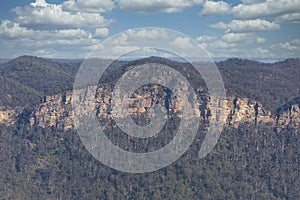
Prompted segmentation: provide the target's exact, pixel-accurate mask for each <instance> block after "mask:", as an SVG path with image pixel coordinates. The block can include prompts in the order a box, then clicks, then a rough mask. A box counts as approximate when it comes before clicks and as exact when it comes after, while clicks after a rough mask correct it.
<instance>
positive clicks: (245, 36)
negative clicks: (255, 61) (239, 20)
mask: <svg viewBox="0 0 300 200" xmlns="http://www.w3.org/2000/svg"><path fill="white" fill-rule="evenodd" d="M222 40H223V41H225V42H228V43H253V42H256V43H264V42H265V41H266V39H265V38H262V37H257V36H256V35H255V34H253V33H227V34H225V35H223V36H222Z"/></svg>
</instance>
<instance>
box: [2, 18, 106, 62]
mask: <svg viewBox="0 0 300 200" xmlns="http://www.w3.org/2000/svg"><path fill="white" fill-rule="evenodd" d="M0 37H1V38H4V39H5V42H4V44H5V46H6V47H8V48H12V49H14V51H16V52H18V51H19V50H22V54H32V55H39V53H42V52H48V53H47V54H45V56H48V55H49V56H50V52H51V55H53V56H54V57H73V58H74V57H78V56H79V55H86V54H87V53H88V52H89V51H90V50H91V49H92V47H93V46H95V45H97V44H98V43H99V42H100V41H99V40H97V39H94V38H93V37H92V35H91V34H90V33H89V32H87V31H85V30H83V29H59V30H33V29H28V28H26V27H21V26H20V24H18V23H15V22H11V21H9V20H3V21H2V23H1V24H0ZM74 49H76V53H75V51H74ZM72 53H73V54H72ZM75 54H76V55H75Z"/></svg>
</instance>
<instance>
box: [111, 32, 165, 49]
mask: <svg viewBox="0 0 300 200" xmlns="http://www.w3.org/2000/svg"><path fill="white" fill-rule="evenodd" d="M167 37H168V33H167V31H165V30H162V29H135V30H132V29H129V30H128V31H126V33H122V34H120V35H119V36H118V37H117V38H115V39H114V41H113V43H114V44H119V45H127V44H128V43H130V42H132V41H135V42H137V41H141V42H142V41H148V42H149V43H151V41H153V40H156V41H158V40H163V39H165V38H167Z"/></svg>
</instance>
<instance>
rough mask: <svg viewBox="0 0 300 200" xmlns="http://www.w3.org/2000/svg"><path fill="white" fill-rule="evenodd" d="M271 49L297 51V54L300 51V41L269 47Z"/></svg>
mask: <svg viewBox="0 0 300 200" xmlns="http://www.w3.org/2000/svg"><path fill="white" fill-rule="evenodd" d="M271 48H272V49H278V48H279V49H285V50H288V51H297V52H298V53H299V51H300V40H299V39H294V40H292V41H290V42H282V43H278V44H274V45H272V46H271Z"/></svg>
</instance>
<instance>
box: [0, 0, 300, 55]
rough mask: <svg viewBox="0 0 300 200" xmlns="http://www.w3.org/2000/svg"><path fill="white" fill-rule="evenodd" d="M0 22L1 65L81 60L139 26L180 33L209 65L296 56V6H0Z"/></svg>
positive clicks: (90, 0)
mask: <svg viewBox="0 0 300 200" xmlns="http://www.w3.org/2000/svg"><path fill="white" fill-rule="evenodd" d="M0 20H1V22H0V45H1V49H0V57H2V58H13V57H17V56H20V55H25V54H26V55H35V56H41V57H50V58H84V57H86V56H87V55H88V53H89V52H90V51H91V50H92V49H93V48H95V47H96V46H97V45H99V44H100V43H101V41H103V40H105V39H107V38H109V37H110V36H112V35H114V34H117V33H120V32H122V31H125V30H127V29H134V28H143V27H162V28H169V29H173V30H176V31H179V32H181V33H183V34H186V35H187V36H188V37H190V38H193V39H195V40H197V41H198V42H199V43H200V44H201V45H202V47H203V48H204V49H206V50H207V51H208V52H210V54H211V56H212V57H214V58H224V57H240V58H252V59H268V60H274V59H284V58H288V57H300V56H299V54H300V36H299V35H300V34H299V33H300V1H299V0H241V1H240V0H224V1H211V0H66V1H62V0H47V1H45V0H36V1H34V0H32V1H29V0H22V1H11V0H1V7H0ZM147 34H148V36H149V34H153V32H151V33H147ZM151 38H152V39H154V40H160V39H162V38H160V36H159V34H157V35H153V37H151ZM180 41H181V42H182V44H181V46H182V45H185V44H184V42H187V40H184V39H182V40H180ZM117 45H118V47H122V48H126V43H124V42H123V43H119V44H117ZM187 45H188V44H187ZM116 49H121V48H116Z"/></svg>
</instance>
